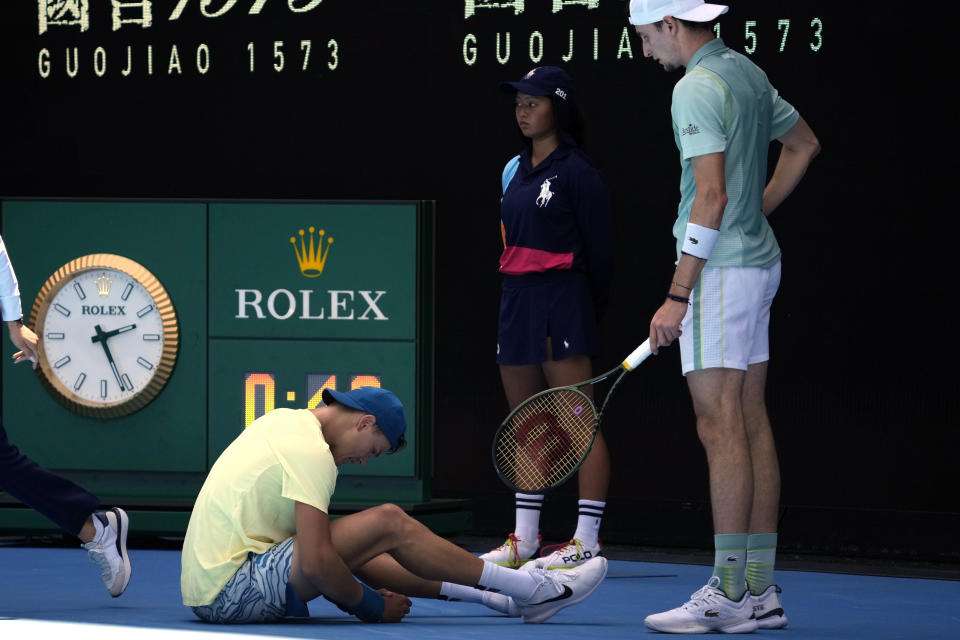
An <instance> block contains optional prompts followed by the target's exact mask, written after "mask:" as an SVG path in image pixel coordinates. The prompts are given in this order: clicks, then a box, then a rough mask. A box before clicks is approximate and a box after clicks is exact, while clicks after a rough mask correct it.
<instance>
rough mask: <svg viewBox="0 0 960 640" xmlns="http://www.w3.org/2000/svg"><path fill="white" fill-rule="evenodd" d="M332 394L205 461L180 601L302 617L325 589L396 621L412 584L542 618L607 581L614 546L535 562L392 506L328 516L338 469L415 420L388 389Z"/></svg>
mask: <svg viewBox="0 0 960 640" xmlns="http://www.w3.org/2000/svg"><path fill="white" fill-rule="evenodd" d="M323 401H324V403H325V404H324V405H323V406H320V407H318V408H316V409H300V410H292V409H276V410H274V411H271V412H270V413H267V414H266V415H264V416H262V417H261V418H259V419H257V420H255V421H254V422H253V423H252V424H251V425H250V426H248V427H247V428H246V429H245V430H244V431H243V433H241V434H240V435H239V436H238V437H237V438H236V439H235V440H234V441H233V443H231V444H230V446H228V447H227V448H226V450H224V452H223V453H222V454H221V455H220V457H219V458H218V459H217V461H216V463H215V464H214V465H213V467H212V468H211V469H210V473H209V475H208V476H207V479H206V481H205V482H204V484H203V487H202V488H201V489H200V495H199V496H198V497H197V501H196V504H195V505H194V508H193V512H192V513H191V514H190V523H189V525H188V526H187V534H186V537H185V538H184V542H183V554H182V572H181V575H180V588H181V592H182V596H183V603H184V604H186V605H188V606H190V607H192V608H193V611H194V613H196V615H197V616H198V617H199V618H201V619H202V620H205V621H207V622H215V623H241V622H270V621H274V620H279V619H281V618H284V617H304V616H307V615H309V613H308V610H307V605H306V602H308V601H310V600H313V599H314V598H317V597H319V596H324V597H325V598H327V599H328V600H330V601H332V602H334V603H336V604H337V605H338V606H339V607H340V608H341V609H343V610H344V611H346V612H348V613H351V614H353V615H355V616H356V617H358V618H360V619H361V620H363V621H364V622H399V621H400V620H401V619H402V618H403V617H404V616H405V615H406V614H407V613H408V612H409V611H410V605H411V603H410V600H409V599H408V598H407V595H410V596H418V597H424V598H440V599H445V600H462V601H468V602H482V603H483V604H486V605H487V606H489V607H491V608H493V609H496V610H497V611H501V612H503V613H508V614H510V615H519V616H522V617H523V620H524V622H543V621H544V620H546V619H547V618H550V617H551V616H553V615H554V614H555V613H557V612H558V611H560V610H561V609H563V608H564V607H567V606H570V605H572V604H576V603H577V602H580V601H581V600H583V599H584V598H586V597H587V596H588V595H590V593H592V592H593V590H594V589H595V588H596V587H597V585H599V584H600V582H601V581H602V580H603V577H604V576H605V575H606V571H607V564H606V559H605V558H596V559H595V560H593V561H591V562H587V563H584V564H583V565H580V566H578V567H576V568H573V569H568V570H561V571H547V570H538V571H535V572H531V573H527V572H521V571H514V570H512V569H505V568H503V567H501V566H498V565H496V564H493V563H490V562H484V561H483V560H481V559H479V558H478V557H476V556H474V555H473V554H471V553H468V552H467V551H464V550H463V549H461V548H460V547H458V546H456V545H454V544H452V543H451V542H449V541H447V540H444V539H443V538H439V537H437V536H436V535H434V534H433V533H431V532H430V530H429V529H427V528H426V527H425V526H423V525H422V524H420V523H419V522H417V521H416V520H414V519H413V518H411V517H410V516H408V515H407V514H406V513H404V512H403V510H401V509H400V508H399V507H396V506H394V505H389V504H387V505H381V506H379V507H373V508H371V509H367V510H365V511H361V512H359V513H354V514H351V515H348V516H344V517H342V518H338V519H336V520H330V518H329V517H328V515H327V514H328V511H329V505H330V500H331V497H332V494H333V490H334V486H335V485H336V480H337V467H338V466H339V465H341V464H345V463H348V462H352V463H355V464H360V465H363V464H366V462H367V460H369V459H370V458H372V457H375V456H378V455H380V454H382V453H384V452H394V451H398V450H399V449H401V448H403V446H404V444H405V442H404V433H405V431H406V419H405V417H404V411H403V406H402V405H401V404H400V400H399V399H397V397H396V396H395V395H394V394H393V393H391V392H390V391H387V390H385V389H379V388H375V387H360V388H358V389H354V390H352V391H349V392H347V393H338V392H336V391H332V390H329V389H326V390H324V392H323ZM358 578H359V579H360V580H361V581H362V582H358V580H357V579H358ZM400 594H406V595H400Z"/></svg>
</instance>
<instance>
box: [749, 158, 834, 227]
mask: <svg viewBox="0 0 960 640" xmlns="http://www.w3.org/2000/svg"><path fill="white" fill-rule="evenodd" d="M819 152H820V145H819V144H817V145H809V146H805V147H797V148H787V147H784V148H783V149H782V150H781V151H780V159H779V160H777V166H776V169H774V171H773V176H772V177H771V178H770V182H769V183H768V184H767V187H766V189H764V190H763V205H762V207H763V213H764V215H767V216H768V215H770V214H771V213H773V211H774V210H775V209H776V208H777V207H779V206H780V205H781V204H782V203H783V201H784V200H786V199H787V196H789V195H790V194H791V193H793V190H794V189H796V187H797V185H798V184H800V180H802V179H803V176H804V174H806V172H807V168H808V167H809V166H810V163H811V162H812V161H813V159H814V158H815V157H816V155H817V154H818V153H819Z"/></svg>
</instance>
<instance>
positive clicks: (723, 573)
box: [713, 533, 747, 601]
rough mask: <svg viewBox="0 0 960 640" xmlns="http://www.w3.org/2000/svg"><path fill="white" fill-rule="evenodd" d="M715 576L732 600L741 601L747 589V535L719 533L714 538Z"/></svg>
mask: <svg viewBox="0 0 960 640" xmlns="http://www.w3.org/2000/svg"><path fill="white" fill-rule="evenodd" d="M713 548H714V549H715V551H714V556H713V575H715V576H716V577H717V579H719V580H720V588H721V589H722V590H723V592H724V593H725V594H727V597H728V598H730V599H731V600H734V601H736V600H740V597H741V596H742V595H743V592H744V591H745V589H746V586H745V583H744V574H745V572H746V566H747V534H745V533H719V534H717V535H715V536H713Z"/></svg>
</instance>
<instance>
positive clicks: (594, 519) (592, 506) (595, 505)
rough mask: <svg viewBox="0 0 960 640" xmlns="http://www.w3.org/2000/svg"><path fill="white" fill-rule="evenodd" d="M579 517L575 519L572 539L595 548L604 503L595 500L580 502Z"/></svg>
mask: <svg viewBox="0 0 960 640" xmlns="http://www.w3.org/2000/svg"><path fill="white" fill-rule="evenodd" d="M579 504H580V515H579V516H578V517H577V531H576V533H574V534H573V537H574V538H576V539H577V540H579V541H580V542H582V543H583V544H585V545H587V546H589V547H595V546H597V538H598V536H599V535H600V522H601V521H602V520H603V509H604V507H606V506H607V503H606V502H598V501H597V500H581V501H580V503H579Z"/></svg>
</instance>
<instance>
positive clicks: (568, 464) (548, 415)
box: [493, 339, 651, 493]
mask: <svg viewBox="0 0 960 640" xmlns="http://www.w3.org/2000/svg"><path fill="white" fill-rule="evenodd" d="M650 353H651V351H650V340H649V339H648V340H646V341H644V343H643V344H642V345H640V346H639V347H637V348H636V349H634V351H633V353H631V354H630V355H629V356H627V357H626V359H625V360H624V361H623V362H621V363H620V364H619V365H618V366H616V367H614V368H613V369H611V370H610V371H607V372H606V373H604V374H601V375H599V376H597V377H596V378H591V379H590V380H586V381H584V382H580V383H578V384H575V385H571V386H569V387H554V388H552V389H547V390H546V391H541V392H540V393H538V394H536V395H535V396H531V397H529V398H527V399H526V400H524V401H523V402H522V403H521V404H520V405H519V406H517V408H516V409H514V410H513V411H511V412H510V415H508V416H507V419H506V420H504V421H503V423H501V424H500V428H499V429H497V433H496V435H495V436H494V437H493V466H494V468H495V469H496V470H497V475H499V476H500V479H501V480H503V482H504V484H506V485H507V486H508V487H510V488H511V489H513V490H514V491H515V492H518V493H544V492H546V491H548V490H550V489H554V488H556V487H558V486H560V485H561V484H563V483H564V482H566V481H567V480H568V479H569V478H570V476H572V475H573V474H574V473H575V472H576V471H577V469H579V468H580V465H581V464H583V461H584V460H586V458H587V454H589V453H590V449H591V447H593V442H594V440H595V439H596V436H597V430H598V429H599V428H600V421H601V420H602V419H603V412H604V411H605V410H606V408H607V405H608V404H610V398H611V396H613V392H614V390H615V389H616V388H617V385H618V384H620V381H621V380H623V377H624V376H626V375H627V374H628V373H630V372H631V371H633V370H634V369H635V368H636V367H637V366H639V365H640V363H641V362H643V361H644V360H646V359H647V358H648V357H649V356H650ZM618 372H619V373H620V375H619V376H618V377H617V379H616V380H615V381H614V382H613V384H612V385H611V386H610V389H609V391H607V395H606V397H605V398H604V401H603V405H602V406H601V408H600V412H599V413H597V407H596V405H595V404H594V403H593V401H592V400H591V399H590V396H588V395H587V394H585V393H584V392H583V391H581V390H580V388H581V387H585V386H587V385H590V384H594V383H597V382H600V381H601V380H606V379H607V378H609V377H610V376H612V375H614V374H616V373H618Z"/></svg>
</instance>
